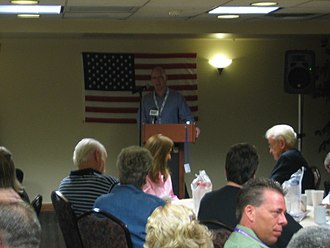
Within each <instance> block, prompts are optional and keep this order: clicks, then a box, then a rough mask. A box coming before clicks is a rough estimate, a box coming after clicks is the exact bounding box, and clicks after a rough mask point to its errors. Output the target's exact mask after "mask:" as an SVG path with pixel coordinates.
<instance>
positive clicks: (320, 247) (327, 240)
mask: <svg viewBox="0 0 330 248" xmlns="http://www.w3.org/2000/svg"><path fill="white" fill-rule="evenodd" d="M314 247H317V248H328V247H330V228H329V227H323V226H308V227H304V228H301V229H300V230H299V231H298V232H297V233H295V234H294V235H293V237H292V238H291V241H290V242H289V244H288V246H287V248H314Z"/></svg>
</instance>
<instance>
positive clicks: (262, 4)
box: [250, 2, 278, 6]
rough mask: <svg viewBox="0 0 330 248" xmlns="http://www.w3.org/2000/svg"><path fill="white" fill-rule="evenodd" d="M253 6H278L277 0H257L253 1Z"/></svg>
mask: <svg viewBox="0 0 330 248" xmlns="http://www.w3.org/2000/svg"><path fill="white" fill-rule="evenodd" d="M250 5H251V6H277V5H278V3H277V2H255V3H251V4H250Z"/></svg>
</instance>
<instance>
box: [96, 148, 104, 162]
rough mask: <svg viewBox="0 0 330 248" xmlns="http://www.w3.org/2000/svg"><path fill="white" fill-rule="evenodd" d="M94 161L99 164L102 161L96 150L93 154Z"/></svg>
mask: <svg viewBox="0 0 330 248" xmlns="http://www.w3.org/2000/svg"><path fill="white" fill-rule="evenodd" d="M94 159H95V161H96V162H98V163H99V162H100V161H101V160H102V154H101V152H100V151H98V150H95V153H94Z"/></svg>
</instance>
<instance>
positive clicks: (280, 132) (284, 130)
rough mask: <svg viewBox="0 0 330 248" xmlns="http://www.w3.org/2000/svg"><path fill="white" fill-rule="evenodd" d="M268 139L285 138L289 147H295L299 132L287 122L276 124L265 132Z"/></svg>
mask: <svg viewBox="0 0 330 248" xmlns="http://www.w3.org/2000/svg"><path fill="white" fill-rule="evenodd" d="M265 137H266V139H269V138H272V139H274V140H278V139H280V138H283V139H284V140H285V143H286V144H287V145H288V146H289V147H291V148H292V147H294V146H295V144H296V140H297V134H296V132H295V131H294V129H293V128H292V127H291V126H289V125H286V124H281V125H275V126H273V127H272V128H270V129H268V130H267V132H266V134H265Z"/></svg>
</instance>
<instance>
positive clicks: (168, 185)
mask: <svg viewBox="0 0 330 248" xmlns="http://www.w3.org/2000/svg"><path fill="white" fill-rule="evenodd" d="M143 191H144V192H145V193H148V194H151V195H155V196H158V197H159V198H162V199H166V198H171V199H172V200H178V197H177V196H176V195H175V194H174V193H173V187H172V179H171V176H168V178H167V180H166V181H165V182H164V176H163V175H162V174H160V173H159V181H158V183H154V182H153V181H151V179H150V177H149V175H148V176H147V177H146V184H145V185H144V186H143Z"/></svg>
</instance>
